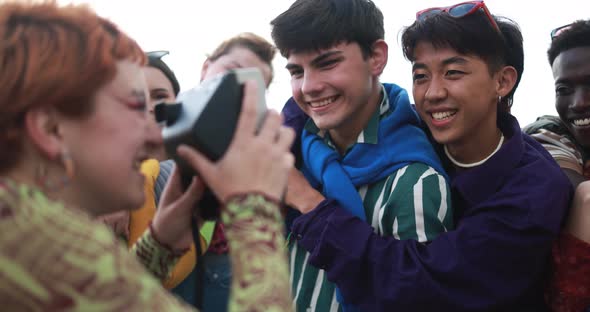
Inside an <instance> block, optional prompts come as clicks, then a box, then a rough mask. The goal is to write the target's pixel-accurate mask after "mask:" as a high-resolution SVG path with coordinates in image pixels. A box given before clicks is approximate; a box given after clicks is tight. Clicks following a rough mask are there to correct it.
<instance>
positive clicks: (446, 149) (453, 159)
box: [444, 133, 504, 168]
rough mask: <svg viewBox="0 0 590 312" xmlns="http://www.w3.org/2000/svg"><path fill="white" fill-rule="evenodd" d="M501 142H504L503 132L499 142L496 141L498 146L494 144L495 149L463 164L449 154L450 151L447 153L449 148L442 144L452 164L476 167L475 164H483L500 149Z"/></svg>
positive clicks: (462, 166)
mask: <svg viewBox="0 0 590 312" xmlns="http://www.w3.org/2000/svg"><path fill="white" fill-rule="evenodd" d="M502 143H504V134H503V133H501V135H500V142H498V146H496V149H495V150H494V151H493V152H492V153H491V154H490V155H489V156H488V157H486V158H484V159H482V160H480V161H478V162H474V163H470V164H464V163H462V162H459V161H457V160H456V159H455V158H453V156H451V153H449V149H448V148H447V146H446V145H445V146H444V150H445V154H447V157H448V158H449V160H450V161H451V162H452V163H453V164H455V166H457V167H461V168H472V167H476V166H479V165H481V164H483V163H484V162H486V161H487V160H488V159H490V158H491V157H492V156H494V154H496V153H497V152H498V151H499V150H500V147H502Z"/></svg>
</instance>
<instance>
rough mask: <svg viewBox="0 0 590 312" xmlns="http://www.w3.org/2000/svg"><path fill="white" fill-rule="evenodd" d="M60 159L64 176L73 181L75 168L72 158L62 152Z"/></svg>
mask: <svg viewBox="0 0 590 312" xmlns="http://www.w3.org/2000/svg"><path fill="white" fill-rule="evenodd" d="M60 158H61V161H62V163H63V166H64V169H65V170H66V176H67V177H68V180H72V179H74V175H75V174H76V168H75V167H74V161H73V160H72V157H70V154H69V153H68V152H66V151H64V152H63V153H62V154H61V156H60Z"/></svg>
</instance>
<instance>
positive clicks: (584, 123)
mask: <svg viewBox="0 0 590 312" xmlns="http://www.w3.org/2000/svg"><path fill="white" fill-rule="evenodd" d="M572 124H574V126H577V127H584V126H588V125H590V118H582V119H574V120H572Z"/></svg>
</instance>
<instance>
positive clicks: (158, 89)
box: [150, 88, 168, 92]
mask: <svg viewBox="0 0 590 312" xmlns="http://www.w3.org/2000/svg"><path fill="white" fill-rule="evenodd" d="M156 91H157V92H160V91H165V92H168V89H166V88H154V89H150V92H156Z"/></svg>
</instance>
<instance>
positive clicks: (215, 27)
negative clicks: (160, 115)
mask: <svg viewBox="0 0 590 312" xmlns="http://www.w3.org/2000/svg"><path fill="white" fill-rule="evenodd" d="M60 2H62V3H69V2H76V3H90V4H91V6H92V7H93V8H94V9H95V10H97V12H98V13H99V14H101V15H102V16H105V17H108V18H109V19H111V20H112V21H114V22H115V23H117V24H118V25H119V26H120V27H121V28H122V29H123V30H124V31H126V32H127V33H128V34H130V35H131V36H132V37H133V38H135V39H136V40H137V41H138V42H139V44H140V45H141V46H142V48H143V49H144V50H146V51H151V50H168V51H170V55H169V56H166V57H165V58H164V60H165V61H166V62H167V63H168V64H169V65H170V66H171V67H172V69H173V70H174V71H175V73H176V75H177V77H178V79H179V81H180V85H181V87H182V89H183V90H186V89H188V88H191V87H193V86H195V85H196V84H198V82H199V73H200V69H201V65H202V63H203V61H204V60H205V55H206V54H207V53H209V52H211V51H212V50H213V49H214V48H215V47H216V46H217V44H219V43H220V42H221V41H223V40H224V39H226V38H228V37H231V36H233V35H235V34H237V33H240V32H244V31H250V32H254V33H257V34H259V35H261V36H263V37H265V38H267V39H269V40H270V26H269V22H270V21H271V20H272V19H273V18H274V17H275V16H277V15H278V14H280V13H281V12H283V11H284V10H286V9H287V8H288V7H289V5H290V4H291V3H292V2H293V1H291V0H247V1H244V0H159V1H156V0H94V1H91V0H86V1H79V0H76V1H71V0H66V1H64V0H62V1H60ZM374 2H375V3H376V4H377V6H378V7H379V8H380V9H381V11H382V12H383V15H384V17H385V36H386V38H385V39H386V41H387V42H388V43H389V62H388V65H387V67H386V69H385V72H384V73H383V75H382V77H381V81H383V82H394V83H397V84H399V85H400V86H402V87H404V88H407V89H408V91H409V93H410V94H411V90H410V88H411V66H410V63H409V62H408V61H406V60H405V59H404V58H403V56H402V53H401V48H400V46H399V32H400V30H401V29H402V28H403V27H404V26H407V25H409V24H411V23H412V22H413V20H414V18H415V13H416V12H417V11H419V10H421V9H424V8H428V7H433V6H446V5H450V4H454V3H457V2H455V1H441V0H438V1H435V0H420V1H415V0H414V1H412V0H408V1H405V2H403V1H399V0H395V1H394V0H374ZM486 3H487V6H488V8H489V9H490V11H491V12H492V14H496V15H502V16H506V17H509V18H511V19H513V20H515V21H516V22H518V24H519V25H520V27H521V29H522V32H523V36H524V40H525V42H524V48H525V67H524V68H525V69H524V75H523V78H522V82H521V84H520V86H519V88H518V90H517V92H516V97H515V102H514V107H513V110H512V113H513V114H514V115H515V116H516V117H517V118H518V119H519V121H520V123H521V126H524V125H526V124H528V123H530V122H532V121H534V120H535V118H536V117H537V116H539V115H542V114H554V113H555V108H554V91H553V77H552V74H551V68H550V67H549V65H548V62H547V57H546V51H547V48H548V47H549V43H550V38H549V33H550V31H551V29H553V28H555V27H558V26H561V25H564V24H568V23H570V22H572V21H574V20H576V19H588V18H590V1H588V0H559V1H524V0H488V1H486ZM285 64H286V62H285V60H284V59H283V58H282V57H281V56H280V55H278V56H277V57H276V59H275V61H274V66H275V79H274V82H273V83H272V85H271V87H270V90H269V91H268V96H267V103H268V105H269V106H270V107H272V108H275V109H277V110H280V108H281V107H282V105H283V103H284V102H285V101H286V99H287V98H288V97H289V96H290V94H291V89H290V85H289V79H290V78H289V75H288V72H287V70H286V69H284V67H285Z"/></svg>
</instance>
